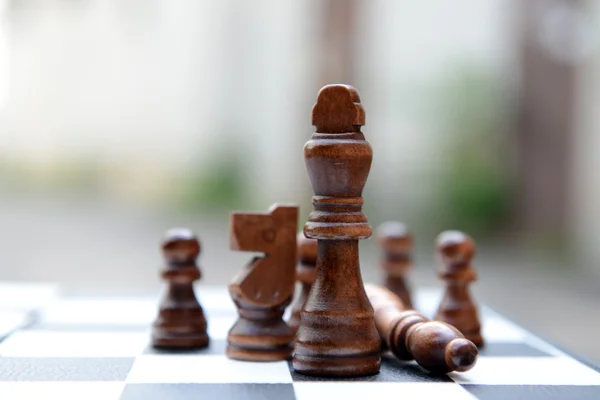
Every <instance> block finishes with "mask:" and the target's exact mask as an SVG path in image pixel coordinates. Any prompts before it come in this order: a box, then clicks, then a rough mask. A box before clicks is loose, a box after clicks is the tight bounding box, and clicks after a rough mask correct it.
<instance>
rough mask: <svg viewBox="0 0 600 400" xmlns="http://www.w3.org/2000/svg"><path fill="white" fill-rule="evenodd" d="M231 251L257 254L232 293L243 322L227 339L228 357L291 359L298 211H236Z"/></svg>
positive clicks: (231, 288) (289, 208) (275, 208)
mask: <svg viewBox="0 0 600 400" xmlns="http://www.w3.org/2000/svg"><path fill="white" fill-rule="evenodd" d="M230 223H231V234H230V245H231V249H232V250H239V251H254V252H256V251H258V252H263V253H265V256H264V257H255V258H253V259H252V260H251V261H250V263H249V264H248V265H246V267H245V268H244V269H243V270H242V271H241V272H240V273H239V274H238V275H237V276H236V277H235V278H234V279H233V282H232V283H231V284H230V285H229V293H230V294H231V298H232V299H233V301H234V302H235V305H236V306H237V308H238V314H239V318H238V320H237V321H236V323H235V324H234V325H233V327H232V328H231V329H230V330H229V334H228V335H227V350H226V354H227V356H228V357H229V358H233V359H237V360H247V361H275V360H285V359H288V358H290V357H291V354H292V350H293V349H292V343H293V339H294V332H293V331H292V329H291V328H290V327H289V326H288V325H287V324H286V323H285V322H284V321H283V319H282V316H283V313H284V311H285V308H286V307H287V306H288V305H289V304H290V302H291V301H292V297H293V295H294V285H295V283H296V271H295V268H296V232H297V229H298V207H297V206H283V205H277V204H275V205H273V206H272V207H271V208H270V209H269V212H268V213H256V214H250V213H232V215H231V220H230Z"/></svg>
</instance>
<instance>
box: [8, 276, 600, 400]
mask: <svg viewBox="0 0 600 400" xmlns="http://www.w3.org/2000/svg"><path fill="white" fill-rule="evenodd" d="M197 294H198V298H199V300H200V302H201V304H202V306H203V307H204V309H205V312H206V315H207V319H208V323H209V334H210V337H211V345H210V347H209V348H207V349H205V350H200V351H187V352H181V351H180V352H159V351H156V350H153V349H152V348H150V347H149V345H148V342H149V326H150V324H151V322H152V321H153V319H154V318H155V317H156V313H157V305H158V296H157V297H155V298H143V297H140V298H82V297H67V296H61V295H60V291H59V290H56V289H55V288H54V287H52V286H48V285H46V286H44V285H36V284H32V285H24V284H16V285H15V284H0V335H1V336H2V340H1V342H0V398H1V399H3V400H9V399H49V398H50V399H54V398H56V399H62V400H66V399H78V400H79V399H103V400H111V399H126V400H130V399H144V400H155V399H156V400H158V399H170V400H176V399H278V400H285V399H310V400H315V399H333V398H340V399H344V400H347V399H367V398H379V399H391V398H402V399H410V398H418V399H429V398H443V399H445V400H450V399H533V400H535V399H555V398H556V399H598V398H600V372H599V371H598V370H596V369H594V367H592V366H588V365H586V364H584V363H582V362H580V361H578V360H576V359H574V358H573V357H571V356H569V355H568V354H566V353H564V352H563V351H561V350H559V349H557V348H556V347H554V346H552V345H550V344H549V343H547V342H545V341H543V340H541V339H539V338H538V337H536V336H534V335H532V334H531V333H529V332H527V331H525V330H524V329H522V328H521V327H519V326H517V325H515V324H514V323H512V322H510V321H509V320H507V319H506V318H504V317H503V316H501V315H499V314H497V313H495V312H494V311H492V310H490V309H488V308H487V307H485V306H481V307H480V312H481V315H482V323H483V333H484V337H485V339H486V340H487V346H486V348H485V349H484V350H482V351H481V354H480V356H479V360H478V362H477V365H476V366H475V367H474V368H473V369H472V370H470V371H468V372H466V373H451V374H448V375H444V376H434V375H430V374H428V373H427V372H425V371H424V370H423V369H421V368H420V367H419V366H417V365H416V364H415V363H414V362H408V363H403V362H399V361H396V360H394V359H393V358H389V357H387V356H384V358H383V361H382V368H381V372H380V373H379V374H378V375H375V376H371V377H365V378H358V379H344V380H335V379H323V378H310V377H306V376H302V375H299V374H296V373H294V372H293V370H292V368H291V363H290V362H286V361H281V362H272V363H252V362H242V361H234V360H229V359H228V358H226V357H225V354H224V350H225V344H226V335H227V331H228V329H229V328H230V327H231V325H232V323H233V322H234V320H235V318H236V310H235V308H234V306H233V303H232V302H231V300H230V298H229V295H228V293H227V291H226V289H225V288H223V287H207V286H202V285H200V286H197ZM440 296H441V292H440V291H439V290H437V289H423V290H420V291H417V292H416V293H415V298H416V301H415V304H416V308H417V309H419V310H420V311H421V312H423V313H424V314H426V315H429V316H430V315H431V314H433V312H434V310H435V307H436V306H437V304H438V303H439V300H440Z"/></svg>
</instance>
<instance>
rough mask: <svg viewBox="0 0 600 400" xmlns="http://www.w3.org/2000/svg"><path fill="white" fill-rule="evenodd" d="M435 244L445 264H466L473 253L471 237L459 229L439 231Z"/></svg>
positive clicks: (473, 244)
mask: <svg viewBox="0 0 600 400" xmlns="http://www.w3.org/2000/svg"><path fill="white" fill-rule="evenodd" d="M436 245H437V251H438V254H439V255H440V257H441V259H442V262H443V263H444V264H445V265H462V264H468V263H470V262H471V259H472V258H473V256H474V255H475V243H474V242H473V239H471V238H470V237H469V235H467V234H465V233H463V232H460V231H445V232H442V233H440V235H439V236H438V237H437V241H436Z"/></svg>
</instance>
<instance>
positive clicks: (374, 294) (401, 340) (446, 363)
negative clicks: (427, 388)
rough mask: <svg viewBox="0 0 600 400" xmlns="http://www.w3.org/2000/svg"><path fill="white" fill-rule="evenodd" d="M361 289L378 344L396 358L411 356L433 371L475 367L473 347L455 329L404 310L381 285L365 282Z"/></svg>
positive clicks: (412, 311)
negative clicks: (368, 302) (378, 339)
mask: <svg viewBox="0 0 600 400" xmlns="http://www.w3.org/2000/svg"><path fill="white" fill-rule="evenodd" d="M365 291H366V292H367V296H368V297H369V301H370V302H371V305H372V306H373V309H374V311H375V324H376V326H377V331H378V332H379V336H380V337H381V341H382V344H383V346H384V348H385V349H389V350H390V351H391V352H392V353H393V354H394V355H395V356H396V357H397V358H398V359H400V360H403V361H410V360H412V359H414V360H415V361H416V362H417V364H419V365H420V366H421V367H423V368H425V369H426V370H428V371H430V372H433V373H437V374H445V373H448V372H452V371H457V372H465V371H468V370H470V369H471V368H473V366H475V363H476V361H477V356H478V354H479V352H478V350H477V346H475V344H474V343H473V342H471V341H470V340H468V339H466V338H465V337H464V335H463V334H462V333H460V331H459V330H458V329H456V328H455V327H453V326H452V325H449V324H447V323H444V322H440V321H430V320H429V319H428V318H426V317H425V316H423V315H421V314H419V313H418V312H417V311H415V310H410V309H407V308H406V307H405V306H404V304H403V303H402V301H401V300H400V298H399V297H398V296H396V295H395V294H394V293H392V292H391V291H389V290H388V289H386V288H384V287H382V286H377V285H373V284H366V285H365Z"/></svg>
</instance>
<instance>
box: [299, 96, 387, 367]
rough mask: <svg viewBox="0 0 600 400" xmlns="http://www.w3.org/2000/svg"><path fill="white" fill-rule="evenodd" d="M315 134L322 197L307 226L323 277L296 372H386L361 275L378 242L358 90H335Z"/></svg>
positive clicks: (318, 110)
mask: <svg viewBox="0 0 600 400" xmlns="http://www.w3.org/2000/svg"><path fill="white" fill-rule="evenodd" d="M312 121H313V125H315V126H316V132H315V133H314V134H313V136H312V139H311V140H310V141H308V142H307V143H306V145H305V146H304V159H305V163H306V167H307V170H308V176H309V178H310V182H311V185H312V187H313V190H314V193H315V195H314V196H313V198H312V202H313V206H314V211H313V212H312V213H311V214H310V216H309V218H308V222H307V223H306V225H305V226H304V234H305V235H306V236H307V237H308V238H313V239H317V241H318V244H317V247H318V256H317V276H316V279H315V283H314V284H313V287H312V289H311V291H310V294H309V296H308V299H307V301H306V303H305V304H304V308H303V310H302V314H301V315H302V317H301V322H300V327H299V329H298V333H297V335H296V345H295V351H294V359H293V367H294V369H295V370H296V371H297V372H299V373H302V374H306V375H315V376H340V377H341V376H347V377H350V376H361V375H372V374H376V373H377V372H378V371H379V368H380V364H381V357H380V339H379V336H378V334H377V329H376V327H375V320H374V318H373V308H372V307H371V304H370V303H369V300H368V299H367V295H366V294H365V290H364V287H363V282H362V276H361V273H360V266H359V256H358V241H359V239H365V238H368V237H370V236H371V233H372V230H371V226H370V225H369V223H368V221H367V217H366V216H365V215H364V214H363V212H362V211H361V209H362V205H363V198H362V190H363V188H364V186H365V183H366V181H367V177H368V175H369V170H370V167H371V161H372V158H373V152H372V149H371V146H370V144H369V142H367V141H366V140H365V138H364V136H363V134H362V132H361V131H360V127H361V126H362V125H364V123H365V112H364V109H363V107H362V105H361V104H360V98H359V95H358V92H357V91H356V89H354V88H353V87H351V86H346V85H328V86H325V87H323V88H322V89H321V91H320V92H319V95H318V99H317V103H316V104H315V106H314V108H313V113H312Z"/></svg>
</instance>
